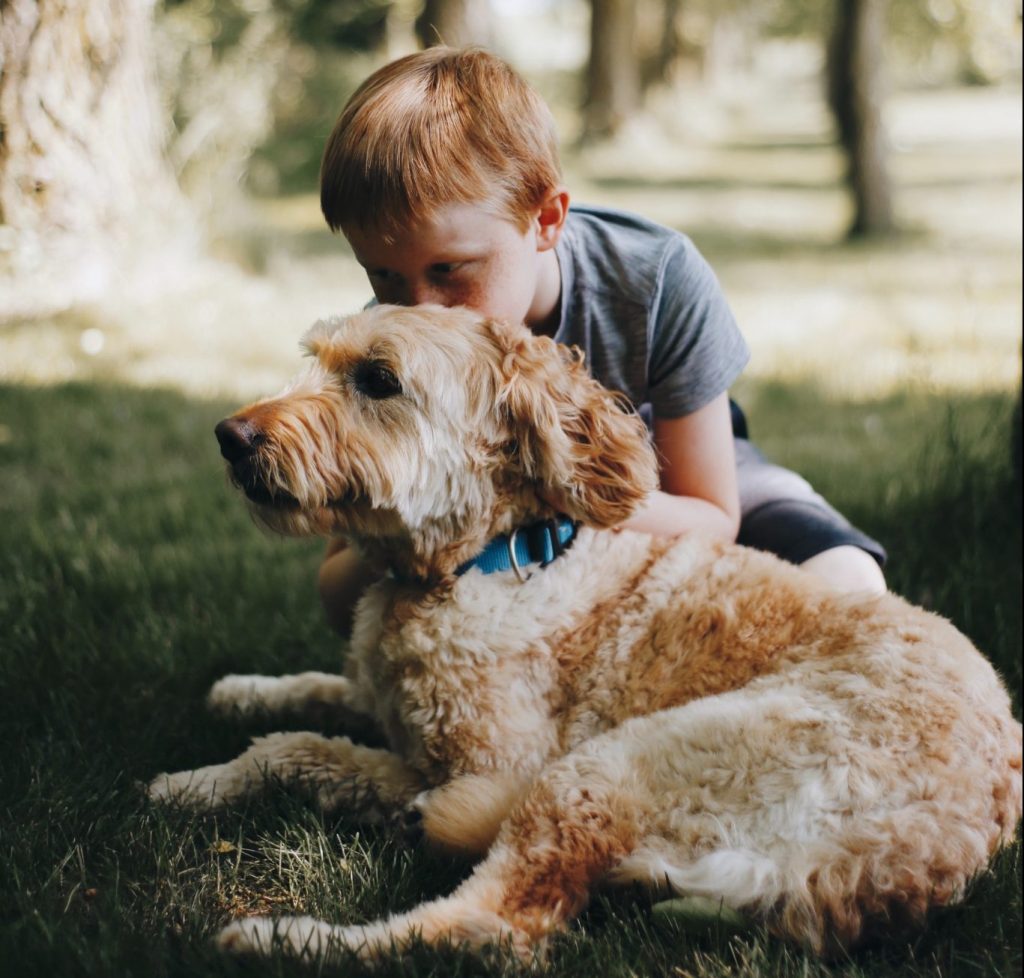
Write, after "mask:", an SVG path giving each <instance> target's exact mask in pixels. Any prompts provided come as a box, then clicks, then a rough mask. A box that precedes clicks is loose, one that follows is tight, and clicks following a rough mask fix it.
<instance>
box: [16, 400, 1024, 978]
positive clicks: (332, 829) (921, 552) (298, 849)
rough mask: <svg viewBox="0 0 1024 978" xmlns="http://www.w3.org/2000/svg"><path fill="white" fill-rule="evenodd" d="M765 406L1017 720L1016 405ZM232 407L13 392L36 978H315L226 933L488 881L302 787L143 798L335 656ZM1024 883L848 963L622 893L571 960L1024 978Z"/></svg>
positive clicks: (303, 550) (705, 968)
mask: <svg viewBox="0 0 1024 978" xmlns="http://www.w3.org/2000/svg"><path fill="white" fill-rule="evenodd" d="M743 394H744V401H745V403H746V405H747V407H748V409H749V414H750V416H751V423H752V433H753V435H754V438H755V440H756V441H758V443H759V444H760V445H761V446H762V447H763V448H764V449H765V450H766V451H767V452H768V453H769V454H770V455H772V456H773V457H775V458H776V459H777V460H779V461H781V462H784V463H787V464H790V465H792V466H793V467H795V468H796V469H797V470H798V471H800V472H802V473H803V474H805V475H806V476H807V477H808V478H809V479H810V480H811V481H812V482H813V483H814V484H815V485H816V486H817V487H818V488H819V489H820V490H821V491H822V492H823V493H824V494H825V495H826V496H827V497H829V498H830V499H831V500H832V501H833V502H834V503H835V504H836V505H837V506H838V507H839V508H840V509H841V510H843V511H844V512H846V513H847V515H848V516H850V518H851V519H853V520H854V521H855V522H857V523H858V524H859V525H861V526H862V527H863V528H864V529H865V530H867V531H868V532H870V533H872V534H873V535H875V536H877V537H878V538H879V539H881V540H882V541H883V542H884V543H885V545H886V546H887V547H888V549H889V551H890V554H891V563H890V566H889V568H888V574H889V579H890V582H891V584H892V586H893V588H894V589H895V590H897V591H899V592H901V593H903V594H905V595H906V596H907V597H909V598H911V599H912V600H914V601H918V602H921V603H924V604H926V605H927V606H929V607H932V608H934V609H935V610H937V611H939V612H940V613H942V614H944V615H946V616H948V617H950V618H952V619H953V621H954V622H956V624H957V625H958V626H959V627H961V628H962V629H963V630H964V631H965V632H966V633H967V634H968V635H970V636H971V637H972V638H973V639H974V640H975V641H976V642H977V643H978V645H979V646H980V647H981V648H982V649H983V650H984V651H985V652H986V654H988V655H989V656H990V657H991V658H992V659H993V661H994V662H995V663H996V665H997V666H998V667H999V668H1000V670H1001V671H1002V672H1003V674H1004V676H1006V678H1007V681H1008V684H1009V685H1010V687H1011V689H1014V690H1015V691H1017V693H1016V695H1017V696H1018V700H1017V706H1018V711H1019V706H1020V704H1019V687H1020V679H1021V667H1020V648H1021V602H1020V593H1021V560H1020V557H1021V549H1020V548H1021V543H1020V541H1021V522H1020V511H1019V508H1018V506H1017V505H1016V500H1015V497H1014V493H1013V489H1012V472H1011V452H1010V441H1009V429H1010V416H1011V404H1010V399H1009V398H999V397H995V396H984V397H959V398H947V397H937V396H933V395H928V394H924V393H908V394H905V395H900V396H894V397H891V398H889V399H887V400H884V401H876V402H871V403H857V404H851V403H844V402H837V401H833V400H831V399H829V398H828V397H827V396H826V395H825V394H823V393H822V392H821V391H820V390H817V389H815V388H814V387H812V386H798V387H791V386H781V385H770V384H756V383H747V384H745V386H744V389H743ZM234 406H235V405H233V404H229V403H215V402H205V401H196V400H189V399H187V398H185V397H182V396H180V395H178V394H175V393H171V392H167V391H141V390H137V389H132V388H124V387H107V386H86V385H74V386H65V387H56V388H49V389H36V388H27V387H0V485H2V486H3V493H2V494H0V642H2V650H0V703H2V704H3V709H2V710H0V737H2V741H0V742H2V743H3V744H5V745H6V749H5V751H4V752H3V753H2V754H0V820H2V822H0V839H2V847H0V879H3V880H4V881H5V883H6V885H5V886H4V887H3V888H0V932H2V933H3V934H4V937H5V946H6V947H7V948H8V951H7V966H9V967H10V968H11V969H13V970H11V971H10V973H12V974H14V973H17V974H19V975H24V976H29V975H33V974H40V975H42V974H46V975H53V974H76V975H78V974H81V975H114V974H140V975H141V974H145V975H154V976H155V975H185V974H197V973H201V974H224V975H234V974H243V973H244V974H266V975H276V974H287V973H294V972H293V969H292V967H291V966H290V965H289V964H288V963H287V962H283V961H276V960H272V961H269V962H265V963H260V964H259V966H243V965H239V964H238V963H236V962H233V961H227V960H222V959H221V958H220V957H219V956H218V955H217V954H216V953H215V952H214V951H213V950H212V949H211V947H210V945H209V942H208V938H209V936H210V935H211V934H212V933H213V932H214V931H215V930H216V928H217V927H218V926H220V925H221V924H222V923H223V922H225V920H226V919H227V918H228V916H229V915H230V914H231V913H237V912H252V911H253V910H262V911H267V910H269V911H273V910H275V909H276V910H295V911H299V912H311V913H318V914H322V915H324V916H325V917H328V918H330V919H335V920H342V921H360V920H366V919H368V918H371V917H374V916H376V915H378V914H380V913H382V912H384V911H385V910H387V909H389V908H396V909H402V908H405V907H409V906H412V905H414V904H415V903H417V902H419V901H420V900H421V899H422V898H424V897H427V896H433V895H437V894H439V893H441V892H444V891H446V890H447V889H449V888H450V887H451V886H453V885H454V884H455V882H457V880H458V879H459V878H460V877H461V875H462V874H463V873H464V872H465V867H460V866H451V865H449V864H447V863H445V862H444V861H442V860H439V859H438V858H437V857H434V856H431V855H429V854H427V853H422V852H418V851H417V852H410V851H409V850H407V849H405V848H404V847H403V846H402V844H401V842H400V841H399V840H398V839H396V838H395V837H393V836H392V835H391V834H390V832H388V831H387V830H380V831H376V832H367V831H366V830H359V829H357V828H356V827H355V826H354V825H352V824H350V823H349V822H347V821H346V820H345V819H344V818H342V819H329V818H325V817H323V816H322V815H320V814H319V813H317V812H315V811H313V810H312V809H310V808H309V807H308V806H307V805H305V804H304V803H303V802H302V801H301V800H296V799H292V798H289V797H288V796H286V795H285V794H284V793H283V792H277V791H271V792H270V793H269V795H268V797H267V798H265V799H262V800H260V801H258V802H254V803H252V804H251V805H250V806H248V807H247V808H246V809H245V810H244V811H242V812H240V813H230V814H226V815H224V816H220V817H217V818H212V819H197V818H194V817H193V816H191V815H189V814H187V813H180V812H174V811H160V810H154V809H151V808H150V807H149V806H148V805H146V804H145V803H144V801H143V800H142V796H141V793H140V791H139V788H138V785H137V782H139V781H145V780H148V779H149V778H150V777H152V776H153V775H155V774H156V773H158V772H159V771H165V770H175V769H178V768H181V767H186V766H188V767H194V766H198V765H200V764H204V763H211V762H213V761H216V760H221V759H224V758H226V757H230V756H233V755H234V754H236V753H238V752H239V751H240V750H241V749H242V747H243V746H244V744H245V742H246V740H247V736H248V734H249V733H251V732H252V731H251V730H246V729H241V728H240V727H239V726H238V725H236V724H233V723H230V722H228V721H225V720H218V719H214V718H211V717H208V716H207V715H206V713H205V710H204V708H203V702H202V701H203V696H204V694H205V692H206V690H207V688H208V687H209V685H210V683H211V682H212V681H213V680H214V679H216V678H217V677H219V676H220V675H223V674H225V673H228V672H238V671H243V672H267V673H278V672H287V671H298V670H302V669H325V670H332V669H335V668H336V667H337V664H338V661H339V651H340V650H339V647H338V645H339V643H338V642H337V641H336V640H335V639H334V638H333V637H332V636H331V634H330V633H329V632H328V630H327V628H326V626H325V625H324V624H323V623H322V621H321V616H320V613H319V609H318V605H317V599H316V594H315V588H314V579H315V572H316V567H317V563H318V560H319V556H320V545H319V544H318V543H317V542H315V541H294V540H279V539H275V538H271V537H269V536H267V535H265V534H263V533H261V532H260V531H259V530H257V528H256V527H255V526H253V525H252V523H251V522H250V520H249V518H248V516H247V514H246V512H245V510H244V507H243V506H242V505H241V503H240V501H239V499H238V498H237V496H236V494H235V493H234V492H233V491H232V490H230V489H229V488H228V486H227V485H226V480H225V478H224V474H223V471H222V464H221V461H220V459H219V457H218V453H217V448H216V444H215V442H214V439H213V437H212V429H213V425H214V424H215V423H216V421H217V420H218V419H219V418H220V417H222V416H223V415H224V413H225V412H226V411H227V410H228V409H230V408H232V407H234ZM224 843H227V845H225V844H224ZM1020 880H1021V873H1020V848H1019V845H1018V846H1017V847H1016V848H1014V849H1012V850H1010V851H1009V852H1008V853H1007V854H1005V855H1004V857H1002V858H1001V859H1000V860H999V861H998V863H997V865H996V869H995V871H994V872H993V873H990V874H988V875H986V876H985V877H984V878H982V879H981V880H979V881H978V883H977V885H976V886H975V888H974V889H973V890H972V893H971V894H970V897H969V899H968V901H967V902H966V903H965V904H964V905H963V906H961V907H957V908H953V909H950V910H947V911H944V912H942V913H941V914H940V915H937V916H936V919H935V921H934V924H933V926H932V927H931V928H929V929H928V930H927V931H926V932H925V934H924V935H921V936H918V937H915V938H913V939H912V940H911V942H909V943H898V944H894V945H891V946H888V947H884V948H882V949H873V950H869V951H865V952H862V953H861V954H859V955H857V956H856V957H855V958H853V959H852V960H850V961H847V962H838V963H832V964H829V965H824V964H821V963H819V962H815V961H809V960H806V959H805V958H804V956H803V954H802V953H801V952H799V951H794V950H793V949H791V948H785V947H781V946H779V945H778V944H776V943H775V942H772V941H770V940H767V939H765V938H763V937H758V936H756V935H755V936H752V937H749V938H743V939H736V938H733V939H730V940H724V939H723V940H722V941H719V940H717V939H714V938H713V937H709V938H707V939H700V938H692V937H685V938H684V937H683V936H682V935H680V934H679V933H676V932H674V931H672V929H671V928H669V929H668V930H666V929H665V928H663V927H659V926H656V925H655V924H654V923H653V922H652V921H651V920H650V919H649V918H648V916H647V915H646V912H645V910H644V906H643V903H642V902H640V903H634V902H631V901H629V900H628V899H623V898H621V897H607V898H606V897H602V898H601V899H599V900H598V901H597V903H596V904H595V906H594V908H593V909H592V910H591V911H590V912H589V913H588V914H587V915H586V916H585V917H584V918H583V920H582V921H581V923H580V924H579V925H578V926H576V927H574V928H573V930H572V931H571V932H570V934H569V936H568V937H566V938H565V939H563V940H561V941H559V942H556V945H555V948H554V951H553V958H552V963H553V968H554V972H555V973H557V974H559V975H567V976H577V975H578V976H581V978H582V976H587V978H591V976H592V975H594V974H602V975H620V974H621V975H627V974H636V973H642V974H646V975H666V976H667V975H678V974H681V973H682V974H685V973H690V974H693V975H695V976H709V975H727V974H734V973H737V972H742V973H745V974H750V975H783V974H790V973H793V972H794V971H795V970H799V971H800V972H801V973H805V974H809V975H818V974H821V975H839V974H844V975H875V974H879V975H881V974H886V975H889V974H900V975H924V974H926V973H927V974H935V973H940V974H949V975H952V974H958V975H959V974H1011V973H1019V970H1020V960H1021V958H1020V937H1019V935H1020V923H1021V914H1020V910H1021V900H1020ZM409 967H412V968H414V969H415V973H416V974H420V975H438V976H441V975H481V976H482V975H498V974H505V973H513V972H516V971H517V970H518V969H517V968H516V967H514V966H513V965H512V964H511V963H510V962H509V961H508V960H507V959H506V958H502V957H501V956H500V955H499V956H498V957H497V958H494V959H489V960H478V959H476V958H473V957H470V956H468V955H466V954H463V953H461V952H458V951H455V950H451V951H434V950H429V949H419V950H416V951H414V952H413V953H412V954H411V956H410V957H409V958H408V959H407V960H406V961H405V962H404V963H403V962H400V961H398V960H397V959H396V961H395V962H393V963H390V964H388V965H386V966H384V968H383V969H382V970H381V971H379V972H377V973H379V974H385V975H386V974H407V973H412V972H410V971H408V970H407V969H408V968H409ZM403 969H405V970H403ZM336 970H337V973H364V969H363V968H362V967H361V966H355V965H353V966H352V967H351V968H341V969H336ZM365 973H369V972H365Z"/></svg>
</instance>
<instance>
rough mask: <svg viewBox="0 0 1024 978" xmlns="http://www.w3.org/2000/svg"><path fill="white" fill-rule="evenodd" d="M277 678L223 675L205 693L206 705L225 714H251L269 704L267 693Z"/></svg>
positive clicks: (216, 711)
mask: <svg viewBox="0 0 1024 978" xmlns="http://www.w3.org/2000/svg"><path fill="white" fill-rule="evenodd" d="M278 682H279V680H278V679H277V678H276V677H274V676H225V677H224V678H223V679H218V680H217V682H215V683H214V684H213V686H211V687H210V692H209V693H207V694H206V705H207V707H208V708H209V709H210V710H211V711H213V712H214V713H220V714H222V715H225V716H230V715H238V714H240V715H242V716H251V715H252V714H254V713H259V712H261V711H263V710H266V709H267V708H268V707H269V706H270V701H269V694H270V692H271V690H272V689H273V687H274V686H275V685H277V684H278Z"/></svg>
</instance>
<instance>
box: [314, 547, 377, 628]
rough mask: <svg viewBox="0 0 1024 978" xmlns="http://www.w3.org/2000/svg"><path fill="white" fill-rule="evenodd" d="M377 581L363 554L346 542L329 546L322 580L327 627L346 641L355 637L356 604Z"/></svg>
mask: <svg viewBox="0 0 1024 978" xmlns="http://www.w3.org/2000/svg"><path fill="white" fill-rule="evenodd" d="M374 580H375V578H374V577H373V576H372V575H371V574H370V573H369V571H368V570H367V568H366V566H365V564H364V563H363V561H362V560H361V559H360V557H359V554H357V553H356V551H355V550H353V549H352V548H351V547H349V546H348V544H347V543H345V541H344V540H340V539H337V538H336V539H334V540H331V541H330V543H328V545H327V553H326V554H325V555H324V560H323V563H322V564H321V565H320V573H319V578H318V584H319V587H320V601H321V603H322V604H323V606H324V613H325V614H326V616H327V623H328V624H329V625H330V626H331V628H333V629H334V630H335V631H336V632H337V633H338V634H339V635H340V636H341V637H342V638H348V637H349V636H350V635H351V634H352V613H353V612H354V611H355V607H356V602H357V601H358V600H359V599H360V598H361V597H362V596H363V592H364V591H365V590H366V589H367V588H368V587H369V586H370V585H371V584H372V583H373V582H374Z"/></svg>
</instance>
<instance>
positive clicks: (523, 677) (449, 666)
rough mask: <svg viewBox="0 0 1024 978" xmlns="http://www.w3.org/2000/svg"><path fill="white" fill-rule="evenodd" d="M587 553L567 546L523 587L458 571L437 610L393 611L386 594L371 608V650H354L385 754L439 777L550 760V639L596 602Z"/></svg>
mask: <svg viewBox="0 0 1024 978" xmlns="http://www.w3.org/2000/svg"><path fill="white" fill-rule="evenodd" d="M586 557H587V554H586V552H585V548H580V550H579V552H577V550H575V549H574V551H572V552H571V553H570V554H569V555H567V556H566V557H565V558H562V559H561V560H560V561H559V562H558V563H559V565H562V561H565V563H564V565H562V566H558V565H553V566H552V567H551V568H549V569H547V570H545V571H543V572H541V573H539V574H535V575H534V576H533V577H532V578H531V579H530V580H529V581H527V582H526V583H525V584H524V583H521V582H519V581H518V580H516V579H515V577H514V575H511V574H493V575H483V574H479V573H472V574H467V575H466V577H465V578H462V579H460V580H459V582H458V584H457V585H456V586H455V588H454V589H453V591H452V594H451V596H450V597H449V598H448V599H447V600H445V601H442V602H439V603H436V604H430V605H427V604H425V603H424V604H420V605H418V606H412V605H409V606H403V603H402V598H401V596H400V595H399V594H397V593H396V592H392V594H391V600H390V601H389V602H388V603H387V604H385V603H381V604H380V605H379V606H378V608H377V609H376V610H377V612H378V613H379V614H380V615H381V622H382V625H381V627H380V630H379V631H378V632H377V643H376V647H375V648H373V649H371V648H363V649H360V650H358V651H359V653H360V654H361V658H362V661H363V668H362V669H361V670H360V673H361V678H362V680H363V681H364V682H365V683H366V684H367V685H368V687H369V689H368V692H369V693H370V697H371V698H372V701H373V711H374V713H375V715H376V717H377V719H378V721H379V722H380V724H381V726H382V727H383V729H384V731H385V732H386V734H387V736H388V739H389V741H390V743H391V746H392V749H394V750H395V751H397V752H398V753H400V754H402V755H403V756H404V757H406V758H407V759H408V760H409V761H410V762H411V763H412V764H414V765H415V766H416V767H418V768H420V769H421V770H423V771H424V773H425V774H427V776H428V777H432V778H437V779H443V778H445V777H448V776H451V775H452V774H456V773H469V772H473V771H481V770H487V769H494V768H509V767H512V768H517V767H523V768H526V767H535V766H536V765H537V764H539V763H543V762H544V760H546V759H547V758H549V757H551V756H553V754H555V753H557V752H558V745H559V734H558V726H559V724H560V723H561V722H562V721H563V720H564V718H563V717H558V716H556V715H555V713H554V710H555V708H556V704H557V703H558V702H559V700H560V697H559V695H558V692H557V688H558V685H559V683H560V682H561V680H562V671H563V663H562V662H561V661H560V657H559V656H558V655H557V654H556V653H555V651H554V650H553V649H552V647H551V639H552V637H554V636H557V635H564V634H565V633H566V631H567V630H569V629H571V628H572V627H573V626H574V624H578V623H579V622H580V621H581V619H583V618H585V616H586V614H587V613H588V612H589V610H590V609H591V608H592V607H593V606H594V604H595V603H596V602H598V601H599V600H601V598H602V587H603V585H602V582H601V578H600V577H595V575H594V574H592V573H589V572H586V570H585V569H586V567H587V565H588V564H589V563H590V562H589V561H587V560H586ZM570 558H572V559H570ZM549 571H556V572H555V573H549ZM577 572H579V573H577ZM366 610H367V611H369V610H370V609H369V608H367V609H366ZM353 651H354V652H355V651H356V650H355V649H354V650H353Z"/></svg>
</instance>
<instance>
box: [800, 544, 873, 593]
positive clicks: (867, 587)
mask: <svg viewBox="0 0 1024 978" xmlns="http://www.w3.org/2000/svg"><path fill="white" fill-rule="evenodd" d="M800 566H801V567H802V568H803V569H804V570H808V571H810V572H811V573H812V574H817V576H818V577H820V578H822V579H823V580H825V581H828V583H829V584H831V585H832V586H833V587H834V588H836V589H837V590H839V591H851V592H852V591H865V592H868V593H870V594H884V593H885V592H886V590H887V587H886V583H885V574H883V573H882V568H881V567H879V566H878V562H877V561H876V560H875V558H874V557H872V556H871V555H870V554H869V553H868V552H867V551H866V550H861V549H860V547H854V546H852V545H851V544H843V545H842V546H839V547H831V548H829V549H828V550H823V551H822V552H821V553H820V554H815V555H814V556H813V557H809V558H808V559H807V560H805V561H804V562H803V563H802V564H801V565H800Z"/></svg>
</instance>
